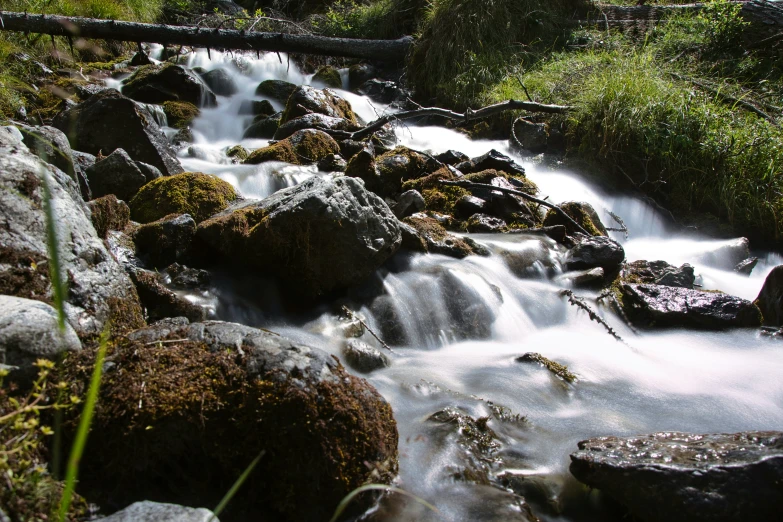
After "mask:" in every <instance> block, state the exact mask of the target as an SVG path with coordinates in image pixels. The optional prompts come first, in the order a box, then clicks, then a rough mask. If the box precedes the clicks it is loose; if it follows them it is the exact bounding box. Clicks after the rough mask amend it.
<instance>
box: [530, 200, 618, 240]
mask: <svg viewBox="0 0 783 522" xmlns="http://www.w3.org/2000/svg"><path fill="white" fill-rule="evenodd" d="M558 207H560V209H561V210H562V211H563V212H565V213H566V214H567V215H568V217H570V218H571V219H573V220H574V221H576V222H577V223H578V224H579V225H580V226H581V227H582V228H583V229H585V230H586V231H587V232H589V233H590V234H591V235H593V236H608V235H609V234H608V232H607V231H606V227H604V224H603V223H601V218H600V217H598V213H597V212H596V211H595V209H594V208H593V206H592V205H590V203H585V202H583V201H566V202H565V203H560V204H559V205H558ZM554 225H563V226H564V227H566V230H567V231H568V233H569V234H575V233H577V232H580V230H578V229H577V228H576V227H575V226H574V225H573V223H571V222H570V221H569V220H567V219H565V217H563V215H562V214H560V213H559V212H556V211H555V210H553V209H549V211H548V212H547V214H546V217H545V218H544V226H547V227H549V226H554Z"/></svg>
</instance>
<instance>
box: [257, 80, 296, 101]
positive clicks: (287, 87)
mask: <svg viewBox="0 0 783 522" xmlns="http://www.w3.org/2000/svg"><path fill="white" fill-rule="evenodd" d="M295 90H296V85H294V84H293V83H291V82H286V81H283V80H264V81H263V82H261V83H260V84H259V85H258V87H257V88H256V95H258V96H266V97H268V98H272V99H273V100H277V101H280V102H283V103H285V102H286V100H288V97H289V96H291V93H293V92H294V91H295Z"/></svg>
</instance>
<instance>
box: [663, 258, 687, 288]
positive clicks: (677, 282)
mask: <svg viewBox="0 0 783 522" xmlns="http://www.w3.org/2000/svg"><path fill="white" fill-rule="evenodd" d="M695 281H696V276H695V275H694V273H693V267H692V266H691V265H689V264H687V263H685V264H684V265H682V266H681V267H679V268H675V269H674V270H666V271H665V272H664V273H663V274H662V275H661V276H660V277H659V278H658V279H656V281H655V284H656V285H664V286H676V287H679V288H693V283H694V282H695Z"/></svg>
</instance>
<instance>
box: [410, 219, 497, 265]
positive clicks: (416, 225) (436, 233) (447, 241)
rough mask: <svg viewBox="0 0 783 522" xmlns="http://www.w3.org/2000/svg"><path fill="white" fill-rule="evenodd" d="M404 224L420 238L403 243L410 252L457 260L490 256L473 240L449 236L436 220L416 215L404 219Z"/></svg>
mask: <svg viewBox="0 0 783 522" xmlns="http://www.w3.org/2000/svg"><path fill="white" fill-rule="evenodd" d="M402 222H403V223H405V224H406V225H409V226H411V227H412V228H413V229H414V230H415V231H416V235H417V236H418V237H416V238H408V241H407V242H406V243H403V246H404V247H406V248H409V249H410V250H413V251H420V250H423V251H425V252H429V253H430V254H443V255H446V256H451V257H456V258H457V259H462V258H464V257H467V256H470V255H475V254H477V255H488V254H489V252H488V251H487V250H486V249H485V248H484V247H482V246H481V245H479V244H478V243H476V242H475V241H473V240H472V239H470V238H461V237H459V236H455V235H453V234H449V233H448V232H447V231H446V229H445V228H444V227H443V225H441V224H440V223H439V222H438V220H437V219H435V218H432V217H425V216H422V215H419V214H416V215H413V216H410V217H407V218H405V219H403V220H402ZM419 238H420V239H419ZM410 239H413V241H412V242H411V241H410ZM422 247H423V248H422Z"/></svg>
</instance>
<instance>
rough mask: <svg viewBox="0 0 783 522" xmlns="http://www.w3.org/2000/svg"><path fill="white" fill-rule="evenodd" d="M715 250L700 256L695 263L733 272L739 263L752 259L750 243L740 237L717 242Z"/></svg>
mask: <svg viewBox="0 0 783 522" xmlns="http://www.w3.org/2000/svg"><path fill="white" fill-rule="evenodd" d="M714 245H715V246H714V248H713V249H712V250H710V251H708V252H705V253H703V254H701V255H699V256H698V257H697V258H696V259H694V261H695V262H697V263H699V264H703V265H707V266H711V267H714V268H720V269H722V270H733V269H734V267H735V266H737V264H738V263H741V262H742V261H744V260H746V259H747V258H749V257H750V242H749V241H748V239H747V238H744V237H738V238H736V239H730V240H726V241H719V242H718V241H716V242H715V243H714Z"/></svg>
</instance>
